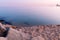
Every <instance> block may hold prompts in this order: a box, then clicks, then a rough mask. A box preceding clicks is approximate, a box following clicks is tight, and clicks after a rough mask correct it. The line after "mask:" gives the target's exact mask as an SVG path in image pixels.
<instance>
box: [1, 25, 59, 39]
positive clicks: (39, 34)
mask: <svg viewBox="0 0 60 40" xmlns="http://www.w3.org/2000/svg"><path fill="white" fill-rule="evenodd" d="M0 25H1V26H0V27H1V32H0V33H3V32H4V31H6V30H7V29H6V28H9V30H8V33H7V35H6V37H0V40H60V25H38V26H31V27H22V26H21V27H16V26H12V25H3V24H0ZM3 29H4V31H3Z"/></svg>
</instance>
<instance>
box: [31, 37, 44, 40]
mask: <svg viewBox="0 0 60 40" xmlns="http://www.w3.org/2000/svg"><path fill="white" fill-rule="evenodd" d="M32 40H45V39H44V38H43V37H42V36H37V37H33V38H32Z"/></svg>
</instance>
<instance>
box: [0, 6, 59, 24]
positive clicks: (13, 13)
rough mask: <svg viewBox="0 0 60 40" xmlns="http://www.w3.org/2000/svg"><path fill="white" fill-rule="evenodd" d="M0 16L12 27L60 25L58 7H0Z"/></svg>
mask: <svg viewBox="0 0 60 40" xmlns="http://www.w3.org/2000/svg"><path fill="white" fill-rule="evenodd" d="M0 16H1V17H5V18H4V19H5V20H7V21H10V22H12V23H13V24H14V25H20V24H24V23H26V24H30V25H39V24H40V25H41V24H43V25H45V24H60V7H56V6H54V7H48V6H36V7H34V6H30V7H25V6H23V7H22V6H20V7H0Z"/></svg>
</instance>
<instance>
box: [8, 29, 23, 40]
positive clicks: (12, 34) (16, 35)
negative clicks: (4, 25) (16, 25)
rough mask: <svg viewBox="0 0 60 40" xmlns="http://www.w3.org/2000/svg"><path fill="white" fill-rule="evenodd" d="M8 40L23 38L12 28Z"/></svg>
mask: <svg viewBox="0 0 60 40" xmlns="http://www.w3.org/2000/svg"><path fill="white" fill-rule="evenodd" d="M7 39H8V40H22V39H23V38H22V36H21V34H20V33H19V31H17V30H15V29H12V28H10V30H9V32H8V35H7Z"/></svg>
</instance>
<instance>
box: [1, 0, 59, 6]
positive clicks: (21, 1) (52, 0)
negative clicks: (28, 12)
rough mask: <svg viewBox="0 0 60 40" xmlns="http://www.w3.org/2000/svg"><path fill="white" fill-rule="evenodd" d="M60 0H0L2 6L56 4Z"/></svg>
mask: <svg viewBox="0 0 60 40" xmlns="http://www.w3.org/2000/svg"><path fill="white" fill-rule="evenodd" d="M57 2H58V3H59V0H0V6H3V5H4V6H6V5H10V6H12V5H17V6H18V5H54V4H56V3H57Z"/></svg>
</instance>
